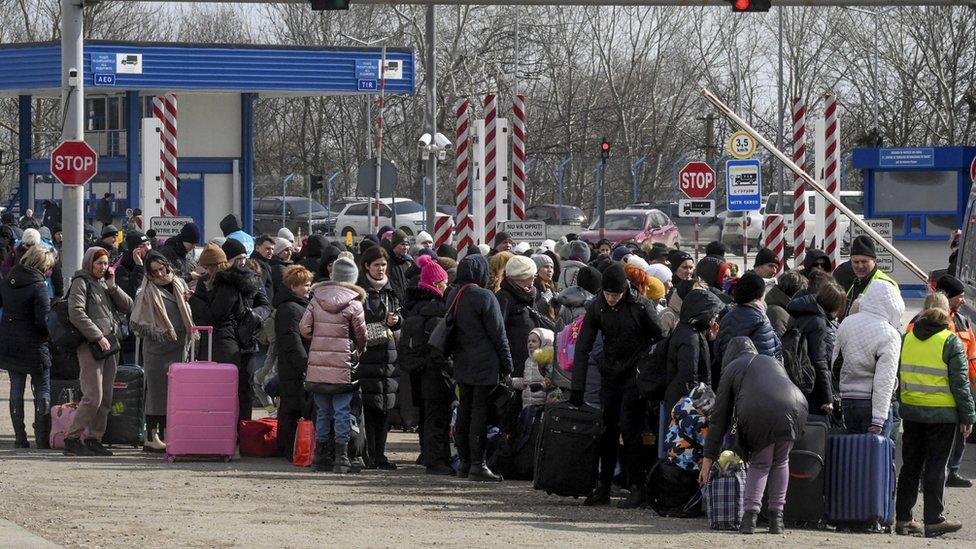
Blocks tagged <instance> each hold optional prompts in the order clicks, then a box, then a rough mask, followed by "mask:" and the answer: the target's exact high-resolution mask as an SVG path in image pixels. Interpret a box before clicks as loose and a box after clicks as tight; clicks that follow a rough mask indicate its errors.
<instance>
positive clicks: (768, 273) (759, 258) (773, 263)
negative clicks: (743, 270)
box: [752, 248, 780, 279]
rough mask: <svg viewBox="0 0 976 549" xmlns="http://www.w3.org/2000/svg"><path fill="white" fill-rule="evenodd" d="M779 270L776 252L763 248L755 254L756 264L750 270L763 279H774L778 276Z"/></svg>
mask: <svg viewBox="0 0 976 549" xmlns="http://www.w3.org/2000/svg"><path fill="white" fill-rule="evenodd" d="M779 269H780V262H779V256H777V255H776V252H774V251H772V250H770V249H769V248H763V249H761V250H759V252H758V253H756V262H755V263H754V264H753V267H752V270H753V271H756V274H758V275H759V276H761V277H763V278H765V279H770V278H776V275H777V274H779Z"/></svg>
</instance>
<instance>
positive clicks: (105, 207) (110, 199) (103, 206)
mask: <svg viewBox="0 0 976 549" xmlns="http://www.w3.org/2000/svg"><path fill="white" fill-rule="evenodd" d="M114 207H115V195H114V194H112V193H105V194H104V195H103V196H102V199H101V200H99V201H98V207H97V209H96V210H95V221H98V222H99V223H101V224H102V227H103V228H104V227H106V226H107V225H111V224H112V222H113V221H115V213H114V211H113V209H114Z"/></svg>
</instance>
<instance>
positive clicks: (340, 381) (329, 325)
mask: <svg viewBox="0 0 976 549" xmlns="http://www.w3.org/2000/svg"><path fill="white" fill-rule="evenodd" d="M365 299H366V292H365V291H364V290H363V289H362V288H360V287H359V286H356V285H355V284H349V283H347V282H321V283H319V284H316V285H315V286H314V287H313V288H312V299H311V300H310V302H309V305H308V308H306V309H305V313H304V314H303V315H302V321H301V323H300V324H299V328H300V330H301V333H302V337H304V338H305V339H311V343H310V344H309V351H308V371H307V373H306V374H305V381H306V386H307V387H308V388H309V390H311V391H313V392H315V391H316V389H325V390H328V389H329V386H331V388H332V389H333V390H334V391H335V392H345V391H351V390H352V368H353V365H354V364H355V361H356V357H355V353H358V352H360V351H362V350H363V349H365V348H366V316H365V313H364V312H363V301H365Z"/></svg>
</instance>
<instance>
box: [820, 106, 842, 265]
mask: <svg viewBox="0 0 976 549" xmlns="http://www.w3.org/2000/svg"><path fill="white" fill-rule="evenodd" d="M839 134H840V125H839V124H838V120H837V96H835V95H833V94H829V93H828V94H827V95H825V96H824V144H825V148H824V174H823V182H824V187H826V188H827V192H828V193H830V194H832V195H834V196H835V197H838V198H840V187H839V183H840V181H839V178H838V176H839V175H840V173H839V171H838V169H839V168H840V140H839ZM838 217H839V216H838V214H837V207H836V206H834V205H833V204H831V203H830V202H827V207H826V208H825V209H824V252H826V253H827V256H829V257H830V261H831V264H833V265H838V264H840V246H838V245H837V221H838Z"/></svg>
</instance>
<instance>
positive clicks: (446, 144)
mask: <svg viewBox="0 0 976 549" xmlns="http://www.w3.org/2000/svg"><path fill="white" fill-rule="evenodd" d="M434 144H435V145H437V146H438V147H440V148H442V149H450V148H451V140H450V139H448V138H446V137H444V134H442V133H440V132H437V133H435V134H434Z"/></svg>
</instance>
